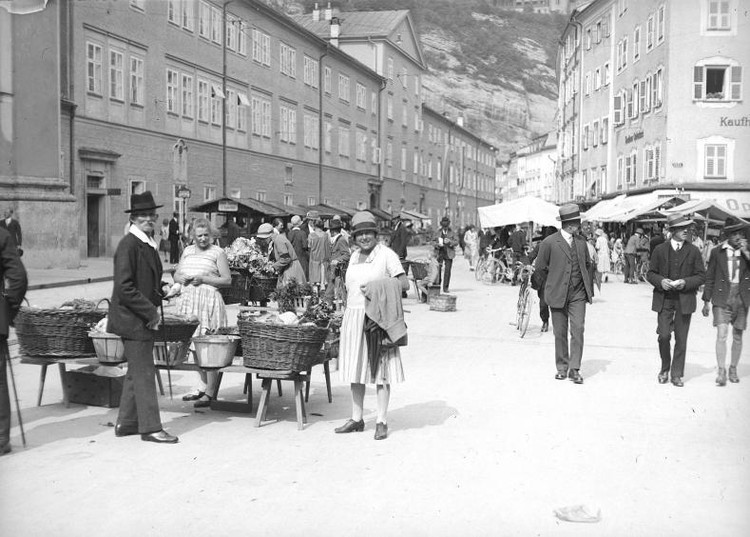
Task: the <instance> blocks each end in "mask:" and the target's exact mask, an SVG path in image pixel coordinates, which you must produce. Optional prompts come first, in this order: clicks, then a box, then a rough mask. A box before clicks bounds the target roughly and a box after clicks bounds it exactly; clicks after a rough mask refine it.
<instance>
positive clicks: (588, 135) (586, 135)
mask: <svg viewBox="0 0 750 537" xmlns="http://www.w3.org/2000/svg"><path fill="white" fill-rule="evenodd" d="M608 137H609V118H608V117H603V118H601V119H600V120H599V119H596V120H594V121H593V122H592V123H586V124H585V125H584V126H583V136H582V137H581V149H583V150H584V151H586V150H587V149H588V148H589V147H598V146H599V144H600V143H601V144H602V145H606V143H607V141H608Z"/></svg>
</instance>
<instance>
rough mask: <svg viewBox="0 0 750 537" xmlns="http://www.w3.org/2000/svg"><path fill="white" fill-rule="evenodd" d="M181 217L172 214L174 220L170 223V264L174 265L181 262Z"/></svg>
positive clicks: (177, 214)
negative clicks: (179, 218) (179, 219)
mask: <svg viewBox="0 0 750 537" xmlns="http://www.w3.org/2000/svg"><path fill="white" fill-rule="evenodd" d="M159 207H162V206H161V205H160V206H159ZM179 215H180V214H179V213H172V219H171V220H170V221H169V262H170V263H172V264H174V263H179V262H180V223H179V222H178V221H177V217H178V216H179Z"/></svg>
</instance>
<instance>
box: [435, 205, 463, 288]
mask: <svg viewBox="0 0 750 537" xmlns="http://www.w3.org/2000/svg"><path fill="white" fill-rule="evenodd" d="M457 245H458V238H457V237H456V232H455V231H453V230H452V229H451V219H450V218H448V217H447V216H444V217H443V218H441V219H440V229H438V231H437V233H436V235H435V237H434V238H433V240H432V246H433V247H434V248H435V250H436V251H437V260H438V265H440V274H441V275H442V277H441V279H440V281H441V282H442V284H443V293H447V292H448V289H450V284H451V270H452V268H453V258H454V257H456V246H457ZM443 267H445V269H443Z"/></svg>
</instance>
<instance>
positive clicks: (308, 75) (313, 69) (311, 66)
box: [302, 54, 319, 88]
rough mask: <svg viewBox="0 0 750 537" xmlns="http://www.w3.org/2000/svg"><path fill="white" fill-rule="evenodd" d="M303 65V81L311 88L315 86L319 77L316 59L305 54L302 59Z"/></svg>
mask: <svg viewBox="0 0 750 537" xmlns="http://www.w3.org/2000/svg"><path fill="white" fill-rule="evenodd" d="M303 67H304V69H303V74H302V77H303V82H304V83H305V84H306V85H308V86H310V87H311V88H317V87H318V78H319V74H318V73H319V71H318V69H319V66H318V60H316V59H315V58H311V57H310V56H308V55H307V54H305V55H304V59H303Z"/></svg>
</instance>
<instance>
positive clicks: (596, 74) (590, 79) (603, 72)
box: [584, 62, 612, 95]
mask: <svg viewBox="0 0 750 537" xmlns="http://www.w3.org/2000/svg"><path fill="white" fill-rule="evenodd" d="M611 82H612V70H611V69H610V65H609V62H605V63H604V65H602V66H601V67H597V68H596V69H594V70H593V72H592V71H588V72H587V73H586V77H585V82H584V94H585V95H590V94H591V93H593V92H595V91H599V90H600V89H602V88H603V87H606V86H609V84H610V83H611Z"/></svg>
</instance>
